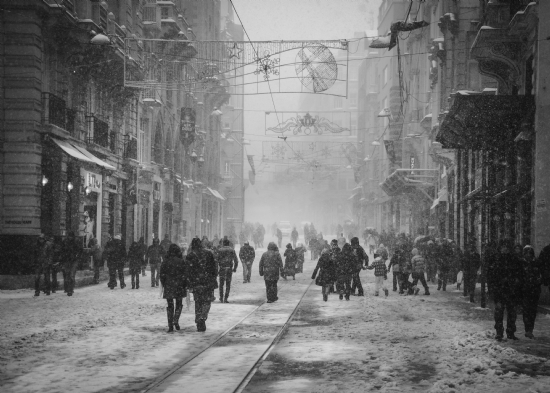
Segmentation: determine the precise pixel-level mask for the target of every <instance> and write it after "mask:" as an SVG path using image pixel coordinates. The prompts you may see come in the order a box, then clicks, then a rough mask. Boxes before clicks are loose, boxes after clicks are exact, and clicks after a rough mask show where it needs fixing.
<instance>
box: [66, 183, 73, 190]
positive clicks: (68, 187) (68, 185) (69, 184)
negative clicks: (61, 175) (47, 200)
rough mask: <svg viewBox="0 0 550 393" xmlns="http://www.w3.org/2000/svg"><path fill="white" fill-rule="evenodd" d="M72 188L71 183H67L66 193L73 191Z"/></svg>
mask: <svg viewBox="0 0 550 393" xmlns="http://www.w3.org/2000/svg"><path fill="white" fill-rule="evenodd" d="M73 188H74V186H73V183H72V182H68V183H67V191H69V192H71V191H72V190H73Z"/></svg>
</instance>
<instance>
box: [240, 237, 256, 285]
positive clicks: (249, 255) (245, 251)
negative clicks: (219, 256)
mask: <svg viewBox="0 0 550 393" xmlns="http://www.w3.org/2000/svg"><path fill="white" fill-rule="evenodd" d="M255 257H256V251H254V248H253V247H252V246H250V244H249V243H248V241H247V240H245V241H244V243H243V246H242V247H241V249H240V251H239V258H241V263H242V265H243V282H244V283H247V282H248V283H249V282H250V275H251V273H252V263H253V262H254V258H255Z"/></svg>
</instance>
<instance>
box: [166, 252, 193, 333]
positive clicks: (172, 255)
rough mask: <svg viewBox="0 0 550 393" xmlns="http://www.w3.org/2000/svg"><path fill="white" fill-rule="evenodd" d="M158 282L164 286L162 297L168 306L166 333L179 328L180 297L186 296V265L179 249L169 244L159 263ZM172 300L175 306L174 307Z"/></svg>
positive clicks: (181, 305)
mask: <svg viewBox="0 0 550 393" xmlns="http://www.w3.org/2000/svg"><path fill="white" fill-rule="evenodd" d="M160 282H161V283H162V286H163V288H164V293H163V298H164V299H166V302H167V303H168V307H167V308H166V313H167V316H168V333H170V332H173V331H174V327H175V328H176V330H180V325H179V319H180V315H181V310H182V309H183V303H182V299H183V298H184V297H187V266H186V264H185V262H184V260H183V256H182V254H181V249H180V248H179V247H178V246H177V245H176V244H171V245H170V247H169V248H168V252H167V253H166V259H165V261H164V262H163V263H162V265H160ZM174 300H175V301H176V307H175V309H174Z"/></svg>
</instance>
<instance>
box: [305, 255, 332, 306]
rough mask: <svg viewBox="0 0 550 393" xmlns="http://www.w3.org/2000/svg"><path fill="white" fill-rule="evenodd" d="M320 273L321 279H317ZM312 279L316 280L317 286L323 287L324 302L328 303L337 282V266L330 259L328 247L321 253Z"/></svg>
mask: <svg viewBox="0 0 550 393" xmlns="http://www.w3.org/2000/svg"><path fill="white" fill-rule="evenodd" d="M318 272H319V277H317V273H318ZM316 277H317V278H316ZM311 279H312V280H315V284H316V285H319V286H320V287H321V292H322V293H323V300H324V301H325V302H326V301H327V300H328V294H329V292H330V287H331V286H332V285H333V284H334V281H336V266H335V264H334V261H333V260H332V258H331V257H330V249H329V248H328V247H327V248H325V249H323V251H322V252H321V257H320V258H319V261H318V262H317V266H315V270H313V274H312V275H311Z"/></svg>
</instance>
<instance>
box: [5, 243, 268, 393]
mask: <svg viewBox="0 0 550 393" xmlns="http://www.w3.org/2000/svg"><path fill="white" fill-rule="evenodd" d="M259 255H261V251H258V256H257V257H256V261H255V262H254V265H253V275H252V283H250V284H243V283H242V281H243V276H242V267H241V266H239V268H238V270H237V272H236V273H235V274H234V275H233V282H232V289H231V295H230V298H229V300H230V302H231V303H229V304H221V303H219V302H218V301H216V302H215V303H214V304H213V306H212V310H211V312H210V317H209V319H208V321H207V331H206V333H198V332H197V331H196V326H195V324H194V302H192V301H191V307H190V310H186V307H185V302H184V311H183V313H182V316H181V318H180V326H181V330H180V331H179V332H175V333H174V334H166V333H165V332H166V330H167V325H166V323H167V322H166V301H165V300H164V299H159V289H158V288H152V287H151V285H150V279H151V277H150V272H149V271H148V272H147V277H140V284H141V286H140V289H139V290H132V289H131V285H130V278H129V277H127V278H126V285H127V287H126V288H125V289H123V290H121V289H119V288H116V289H114V290H109V289H108V288H107V283H106V282H102V283H101V284H99V285H96V286H90V287H85V288H77V289H76V291H75V293H74V295H73V296H72V297H68V296H66V295H65V294H63V291H62V290H61V291H60V292H59V291H58V292H57V293H56V294H52V295H50V296H44V295H43V294H41V296H39V297H37V298H35V297H33V293H34V291H32V290H17V291H2V293H0V315H2V322H1V323H0V391H2V392H3V393H7V392H22V393H23V392H24V393H31V392H41V393H42V392H69V391H74V392H98V391H102V392H111V391H112V392H121V391H128V392H130V391H137V390H139V389H140V388H143V387H144V386H146V385H147V384H148V383H150V382H152V381H153V380H154V379H155V378H156V377H158V376H160V375H161V374H162V373H164V372H166V371H167V370H168V369H169V368H170V367H172V366H174V365H175V364H176V363H177V362H180V361H182V360H183V359H185V358H190V357H192V356H194V355H195V354H196V353H198V352H199V351H200V350H201V349H202V348H205V347H206V346H208V345H209V344H211V343H212V342H213V341H214V340H215V339H216V338H217V337H218V336H219V335H220V334H221V333H222V332H224V331H225V330H227V329H228V328H229V327H231V326H232V325H234V324H236V323H237V322H238V321H240V320H241V319H242V318H243V317H244V316H246V315H247V314H248V313H250V312H251V311H252V310H254V309H255V308H256V307H257V306H258V305H259V304H261V303H262V301H263V300H264V299H265V286H264V283H263V279H262V278H261V277H259V275H258V264H259ZM217 296H218V295H217V292H216V297H217Z"/></svg>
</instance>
